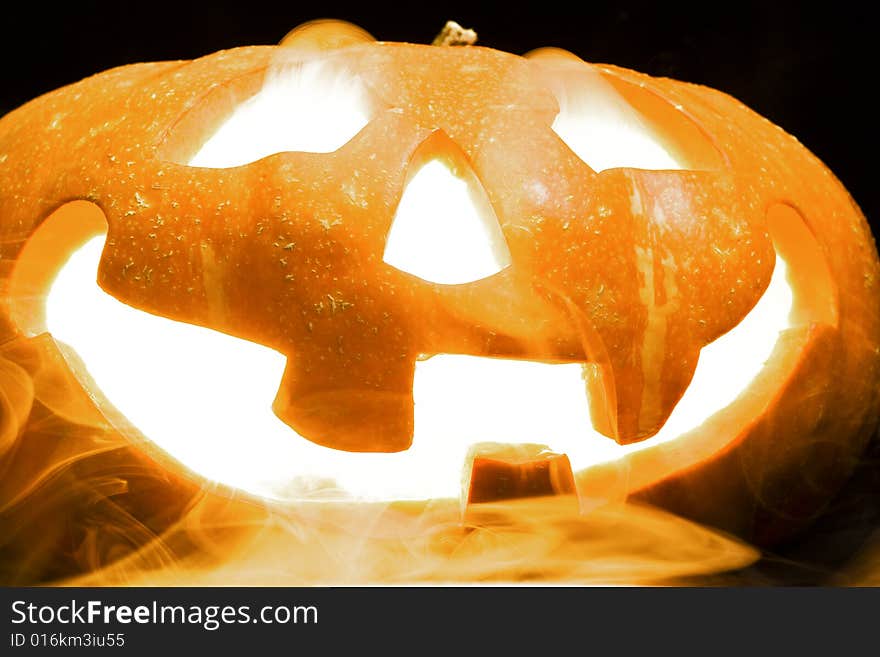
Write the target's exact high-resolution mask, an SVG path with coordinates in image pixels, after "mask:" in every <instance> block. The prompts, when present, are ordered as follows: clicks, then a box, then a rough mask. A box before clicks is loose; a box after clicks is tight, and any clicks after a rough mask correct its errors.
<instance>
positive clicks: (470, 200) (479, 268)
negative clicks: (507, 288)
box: [383, 135, 510, 285]
mask: <svg viewBox="0 0 880 657" xmlns="http://www.w3.org/2000/svg"><path fill="white" fill-rule="evenodd" d="M411 166H412V169H411V171H414V172H415V173H414V175H413V174H411V175H410V177H409V180H408V183H407V185H406V187H405V188H404V191H403V196H402V197H401V199H400V204H399V205H398V206H397V213H396V214H395V215H394V220H393V221H392V223H391V229H390V230H389V232H388V238H387V240H386V242H385V254H384V256H383V260H384V261H385V262H386V263H387V264H389V265H391V266H392V267H395V268H397V269H400V270H402V271H405V272H407V273H409V274H412V275H413V276H418V277H419V278H421V279H423V280H426V281H429V282H431V283H442V284H445V285H455V284H461V283H471V282H473V281H478V280H480V279H483V278H486V277H488V276H492V275H493V274H497V273H498V272H500V271H501V270H503V269H504V268H505V267H507V266H508V265H510V251H509V250H508V248H507V242H505V240H504V235H503V233H502V232H501V226H499V224H498V219H497V218H496V216H495V212H494V211H493V210H492V206H491V204H490V203H489V199H488V197H487V196H486V191H485V190H484V189H483V186H482V185H481V184H480V181H479V180H478V179H477V176H476V175H475V174H474V172H473V170H472V169H471V168H470V166H469V165H468V164H467V158H466V157H465V155H464V154H463V153H462V152H461V151H460V150H459V149H458V148H457V147H456V146H455V145H454V144H453V143H452V141H451V140H449V138H448V137H445V135H443V136H442V137H440V138H437V135H435V137H432V138H431V139H429V140H428V141H426V142H425V143H424V144H423V145H422V146H421V147H420V148H419V150H418V152H417V153H416V156H415V157H414V158H413V163H412V165H411Z"/></svg>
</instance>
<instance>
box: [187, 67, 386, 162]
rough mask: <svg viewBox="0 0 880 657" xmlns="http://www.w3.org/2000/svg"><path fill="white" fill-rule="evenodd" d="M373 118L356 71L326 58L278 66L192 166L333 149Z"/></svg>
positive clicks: (224, 125)
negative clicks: (335, 64) (330, 62)
mask: <svg viewBox="0 0 880 657" xmlns="http://www.w3.org/2000/svg"><path fill="white" fill-rule="evenodd" d="M369 118H370V117H369V111H368V103H367V96H366V92H365V89H364V87H363V84H362V83H361V82H360V80H359V79H358V78H356V77H354V76H353V75H350V74H348V73H347V72H345V71H343V70H341V69H338V68H335V67H333V66H332V65H331V64H329V63H327V62H325V61H323V60H314V61H307V62H302V63H298V64H296V65H288V66H283V67H276V68H273V69H270V70H269V72H268V73H267V76H266V81H265V83H264V85H263V88H262V89H261V90H260V92H259V93H257V94H256V95H254V96H252V97H251V98H249V99H248V100H246V101H245V102H243V103H242V104H241V105H240V106H239V107H237V108H236V110H235V111H234V112H233V113H232V115H231V116H230V117H229V118H228V119H227V120H226V122H225V123H223V125H221V126H220V128H219V129H218V130H217V132H216V133H214V135H213V136H212V137H211V138H210V139H209V140H208V141H207V142H205V144H203V145H202V147H201V149H200V150H199V152H198V153H196V155H195V156H193V158H192V159H191V160H190V162H189V164H190V166H196V167H210V168H221V167H234V166H240V165H244V164H248V163H250V162H254V161H256V160H259V159H261V158H264V157H266V156H268V155H272V154H273V153H280V152H283V151H306V152H310V153H330V152H332V151H335V150H337V149H338V148H339V147H341V146H342V145H343V144H345V143H346V142H347V141H348V140H350V139H351V138H352V137H354V136H355V135H356V134H357V133H358V132H360V130H361V129H362V128H363V127H364V126H365V125H367V122H368V121H369Z"/></svg>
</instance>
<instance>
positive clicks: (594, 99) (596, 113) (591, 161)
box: [553, 67, 684, 171]
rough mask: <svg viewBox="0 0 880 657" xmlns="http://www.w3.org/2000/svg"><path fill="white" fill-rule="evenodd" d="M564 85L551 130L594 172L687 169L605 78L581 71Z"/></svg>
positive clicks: (593, 72)
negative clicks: (655, 136)
mask: <svg viewBox="0 0 880 657" xmlns="http://www.w3.org/2000/svg"><path fill="white" fill-rule="evenodd" d="M565 80H566V83H565V84H564V85H563V86H560V88H558V89H557V90H556V99H557V101H558V102H559V114H557V115H556V119H555V120H554V122H553V130H554V131H555V132H556V134H557V135H559V137H560V138H561V139H562V141H564V142H565V143H566V144H567V145H568V147H569V148H570V149H571V150H572V151H574V153H575V155H577V156H578V157H579V158H580V159H582V160H583V161H584V162H586V163H587V164H588V165H589V166H590V168H592V169H593V170H594V171H604V170H605V169H613V168H615V167H631V168H635V169H658V170H659V169H682V168H684V167H682V165H681V163H679V162H678V161H677V160H676V159H675V158H674V157H673V156H672V155H671V154H670V153H669V152H668V151H667V150H666V149H665V148H664V147H663V146H662V145H661V144H660V143H658V142H657V140H656V139H655V138H654V136H653V135H652V133H651V131H650V130H649V129H648V127H647V126H646V125H645V122H644V121H643V120H642V118H641V116H640V115H639V113H638V112H637V111H636V110H635V109H633V108H632V106H630V104H629V103H628V102H627V101H626V100H625V99H624V98H623V96H621V95H620V94H619V93H617V91H616V90H615V89H614V87H613V86H611V84H609V83H608V82H606V81H605V80H604V79H603V78H602V76H601V74H599V73H598V72H596V71H594V70H592V69H591V68H588V67H578V70H577V71H576V72H575V71H571V72H569V73H568V74H567V75H566V77H565Z"/></svg>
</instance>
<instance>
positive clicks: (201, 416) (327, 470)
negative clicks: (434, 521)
mask: <svg viewBox="0 0 880 657" xmlns="http://www.w3.org/2000/svg"><path fill="white" fill-rule="evenodd" d="M102 242H103V238H96V239H94V240H92V241H91V242H89V243H88V244H86V245H85V246H84V247H83V248H82V249H80V250H79V251H77V252H76V253H75V254H74V255H73V256H72V257H71V258H70V260H69V262H68V263H67V264H66V265H65V267H64V268H63V269H62V271H61V273H60V274H59V276H58V278H57V279H56V281H55V283H54V284H53V286H52V289H51V292H50V295H49V300H48V304H47V322H48V327H49V330H50V332H51V333H52V334H53V335H54V336H55V338H56V339H58V340H60V341H62V342H65V343H66V344H68V345H70V346H71V347H73V348H74V349H75V350H76V352H77V353H78V354H79V356H80V357H81V358H82V360H83V362H85V363H86V364H87V366H88V369H89V373H90V374H91V376H92V377H93V378H94V380H95V382H96V383H97V385H98V386H99V387H100V389H101V390H102V391H103V393H104V394H105V395H106V396H107V398H108V399H109V400H110V401H111V402H112V403H113V404H114V405H115V406H116V408H117V409H118V410H119V411H120V412H122V413H123V415H124V416H125V417H127V418H128V419H129V420H130V421H131V422H132V424H134V425H135V426H136V427H138V428H139V429H140V431H141V432H142V433H143V434H144V435H146V436H148V437H149V438H150V439H151V440H152V441H153V442H154V443H155V444H156V445H158V446H159V447H161V448H162V449H163V450H165V451H166V452H167V453H168V454H170V455H171V456H173V457H174V458H176V459H177V460H179V461H180V462H181V463H183V464H184V465H186V466H188V467H189V468H190V469H192V470H193V471H196V472H198V473H200V474H202V475H203V476H205V477H207V478H209V479H213V480H215V481H219V482H222V483H225V484H227V485H230V486H233V487H236V488H239V489H242V490H245V491H248V492H250V493H253V494H256V495H262V496H265V497H272V498H279V499H293V498H303V497H309V496H312V497H318V498H322V499H326V498H332V497H339V496H354V497H359V498H362V499H422V498H427V497H457V496H458V495H459V493H460V481H461V468H462V465H463V463H464V459H465V456H466V454H467V450H468V447H469V446H470V445H471V444H472V443H475V442H492V441H495V442H507V443H517V442H523V443H542V444H546V445H549V446H550V447H551V448H552V449H553V450H555V451H557V452H562V453H566V454H568V456H569V459H570V460H571V463H572V466H573V467H574V468H575V469H576V470H577V469H582V468H584V467H586V466H588V465H592V464H595V463H600V462H604V461H609V460H613V459H616V458H619V457H620V456H622V455H623V454H626V453H628V452H633V451H636V450H639V449H644V448H645V447H647V446H650V445H653V444H657V443H658V442H660V441H666V440H671V439H673V438H675V437H676V436H678V435H680V434H681V433H682V432H684V431H686V430H688V429H690V428H693V427H696V426H698V425H699V424H700V423H701V422H702V421H703V420H705V419H706V418H708V417H709V416H710V415H711V414H712V413H714V412H715V411H717V410H719V409H721V408H723V407H724V406H726V405H727V404H729V403H730V402H732V401H733V400H734V399H735V398H736V396H737V395H738V394H739V392H740V391H741V390H743V389H744V388H745V386H746V385H747V384H748V382H749V381H750V380H751V379H752V378H753V377H754V376H755V375H756V374H757V373H758V372H759V371H760V370H761V368H762V367H763V365H764V362H765V361H766V359H767V357H768V356H769V355H770V352H771V351H772V349H773V346H774V344H775V342H776V339H777V336H778V332H779V331H780V330H783V329H785V328H787V327H788V314H789V312H790V309H791V301H792V297H791V290H790V288H789V286H788V284H787V281H786V278H785V265H784V263H783V261H782V260H781V259H778V260H777V267H776V270H775V272H774V274H773V279H772V281H771V283H770V286H769V288H768V290H767V292H766V293H765V295H764V296H763V298H762V299H761V300H760V302H759V303H758V304H757V306H756V307H755V308H754V309H753V310H752V312H751V313H750V314H749V315H748V316H747V317H746V318H745V319H744V320H743V321H742V322H741V323H740V324H739V325H738V326H737V327H736V328H734V329H733V330H732V331H730V332H729V333H727V334H726V335H724V336H722V337H721V338H719V339H718V340H717V341H716V342H714V343H713V344H711V345H709V346H707V347H706V348H704V349H703V351H702V353H701V355H700V361H699V365H698V367H697V371H696V374H695V376H694V379H693V382H692V383H691V385H690V387H689V388H688V390H687V393H686V394H685V396H684V398H683V399H682V400H681V402H680V403H679V404H678V406H677V407H676V408H675V411H674V412H673V414H672V417H671V418H670V419H669V421H668V422H667V424H666V426H664V427H663V429H662V430H661V431H660V433H659V434H658V435H657V436H655V437H653V438H651V439H649V440H647V441H645V442H642V443H637V444H634V445H629V446H626V447H621V446H619V445H617V444H616V443H614V442H613V441H611V440H610V439H608V438H605V437H604V436H601V435H599V434H598V433H597V432H595V431H594V430H593V429H592V427H591V425H590V421H589V415H588V410H587V400H586V395H585V391H584V382H583V379H582V376H581V366H580V365H578V364H568V365H547V364H542V363H534V362H528V361H508V360H495V359H488V358H477V357H469V356H447V355H441V356H435V357H434V358H431V359H429V360H427V361H424V362H419V363H417V365H416V377H415V387H414V395H415V404H416V405H415V439H414V442H413V446H412V448H410V449H409V450H408V451H405V452H400V453H394V454H356V453H348V452H340V451H336V450H333V449H330V448H327V447H321V446H318V445H315V444H313V443H311V442H309V441H307V440H305V439H303V438H301V437H300V436H298V435H297V434H296V433H294V432H293V431H292V430H291V429H290V428H289V427H288V426H287V425H285V424H283V423H282V422H281V421H280V420H278V419H277V418H276V417H275V416H274V415H273V414H272V411H271V403H272V400H273V398H274V396H275V393H276V389H277V386H278V383H279V381H280V379H281V374H282V371H283V369H284V357H283V356H282V355H281V354H278V353H276V352H274V351H272V350H270V349H267V348H265V347H261V346H258V345H255V344H252V343H249V342H246V341H244V340H239V339H236V338H232V337H230V336H227V335H223V334H221V333H217V332H214V331H210V330H207V329H203V328H199V327H195V326H190V325H187V324H181V323H178V322H173V321H170V320H167V319H163V318H161V317H156V316H153V315H149V314H147V313H144V312H141V311H138V310H135V309H133V308H131V307H129V306H126V305H124V304H122V303H120V302H119V301H117V300H116V299H114V298H113V297H111V296H109V295H108V294H106V293H104V292H103V291H102V290H101V289H100V288H99V287H98V286H97V284H96V283H95V272H96V270H97V265H98V261H99V259H100V253H101V248H102Z"/></svg>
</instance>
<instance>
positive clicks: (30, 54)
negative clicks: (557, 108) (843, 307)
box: [0, 0, 880, 234]
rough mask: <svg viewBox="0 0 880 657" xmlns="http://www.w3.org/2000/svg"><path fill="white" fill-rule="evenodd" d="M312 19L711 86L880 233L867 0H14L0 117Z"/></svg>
mask: <svg viewBox="0 0 880 657" xmlns="http://www.w3.org/2000/svg"><path fill="white" fill-rule="evenodd" d="M322 17H333V18H343V19H346V20H349V21H352V22H355V23H357V24H359V25H361V26H362V27H364V28H366V29H367V30H368V31H369V32H371V33H372V34H373V35H374V36H376V37H377V38H379V39H383V40H388V41H411V42H430V41H431V39H432V38H433V36H434V35H435V34H436V33H437V32H438V31H439V29H440V27H441V26H442V25H443V23H444V22H445V21H446V20H447V19H449V18H452V19H454V20H457V21H459V22H460V23H462V24H464V25H465V26H468V27H473V28H475V29H476V30H477V31H478V33H479V35H480V43H481V44H482V45H486V46H491V47H494V48H499V49H501V50H507V51H509V52H515V53H522V52H525V51H527V50H531V49H533V48H536V47H539V46H544V45H556V46H560V47H562V48H566V49H568V50H571V51H572V52H574V53H576V54H578V55H579V56H581V57H583V58H584V59H586V60H587V61H594V62H603V63H611V64H617V65H620V66H625V67H629V68H634V69H636V70H640V71H643V72H645V73H649V74H652V75H661V76H669V77H674V78H678V79H681V80H687V81H689V82H697V83H700V84H706V85H709V86H712V87H715V88H718V89H721V90H723V91H725V92H727V93H730V94H732V95H734V96H736V97H737V98H739V99H740V100H742V101H743V102H745V103H746V104H747V105H749V106H750V107H752V108H753V109H754V110H756V111H757V112H759V113H760V114H763V115H764V116H766V117H767V118H769V119H770V120H771V121H773V122H774V123H777V124H778V125H780V126H782V127H783V128H785V129H786V130H787V131H788V132H790V133H792V134H794V135H795V136H796V137H798V138H799V139H800V140H801V141H802V142H803V143H804V144H805V145H806V146H807V147H808V148H809V149H810V150H812V151H813V152H814V153H815V154H816V155H818V156H819V157H820V158H821V159H822V160H823V161H824V162H825V163H826V164H827V165H828V166H829V167H830V168H831V169H832V171H834V172H835V174H836V175H837V176H838V177H839V178H840V179H841V180H842V181H843V183H844V185H846V187H847V188H848V189H849V190H850V192H851V193H852V195H853V196H854V197H855V199H856V201H857V202H858V203H859V204H860V205H861V207H862V209H863V211H864V213H865V215H866V216H867V217H868V218H869V220H870V221H871V223H872V226H873V227H874V228H875V234H877V233H878V232H880V231H878V230H877V227H878V226H880V195H878V192H877V184H876V183H875V182H874V181H873V180H872V177H873V172H874V169H875V166H874V157H875V154H874V152H875V149H876V143H877V141H878V139H877V136H876V134H877V130H876V116H877V107H876V105H875V103H874V102H873V100H872V99H871V94H872V91H873V88H874V82H875V80H876V77H877V61H878V57H877V41H878V37H877V30H876V24H877V23H876V21H875V20H874V18H873V16H872V15H871V10H870V3H855V2H851V3H850V2H833V3H829V2H820V3H793V2H767V1H766V0H764V1H762V2H736V3H727V2H702V3H681V2H679V3H676V2H667V1H664V2H658V1H656V0H655V1H652V2H648V1H645V0H639V1H637V2H633V1H631V0H617V1H615V2H598V1H596V0H571V1H570V2H568V3H562V2H559V1H558V0H552V1H551V2H546V1H538V2H531V3H528V4H527V5H517V4H515V3H512V2H508V3H488V2H485V3H477V2H471V3H456V2H447V1H445V0H434V1H430V0H422V2H418V3H398V2H395V3H386V4H382V3H379V2H360V3H351V2H348V3H346V2H324V3H307V2H294V1H288V2H265V1H262V0H240V1H238V2H228V1H226V2H210V3H209V2H182V1H181V2H169V1H168V0H150V1H149V2H143V3H141V2H107V1H103V2H96V1H92V2H69V3H58V4H55V3H51V4H48V5H47V4H45V3H39V2H30V3H27V2H23V3H22V4H21V5H18V6H17V7H16V15H15V18H11V17H10V16H9V14H6V15H5V16H4V19H3V22H4V23H5V25H4V26H3V28H2V34H0V62H2V66H3V71H4V72H3V79H2V84H0V114H4V113H5V112H7V111H9V110H11V109H13V108H14V107H17V106H18V105H20V104H22V103H24V102H26V101H27V100H29V99H31V98H33V97H35V96H37V95H39V94H41V93H44V92H46V91H51V90H52V89H54V88H56V87H58V86H61V85H63V84H67V83H70V82H74V81H77V80H79V79H81V78H83V77H85V76H87V75H91V74H93V73H97V72H99V71H102V70H105V69H107V68H111V67H113V66H118V65H122V64H127V63H131V62H138V61H157V60H167V59H190V58H193V57H198V56H200V55H204V54H208V53H211V52H214V51H216V50H220V49H223V48H230V47H235V46H241V45H252V44H273V43H277V42H278V41H279V40H280V39H281V38H282V37H283V36H284V34H286V33H287V32H288V31H289V30H290V29H291V28H293V27H295V26H296V25H298V24H300V23H302V22H304V21H307V20H310V19H314V18H322Z"/></svg>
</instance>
